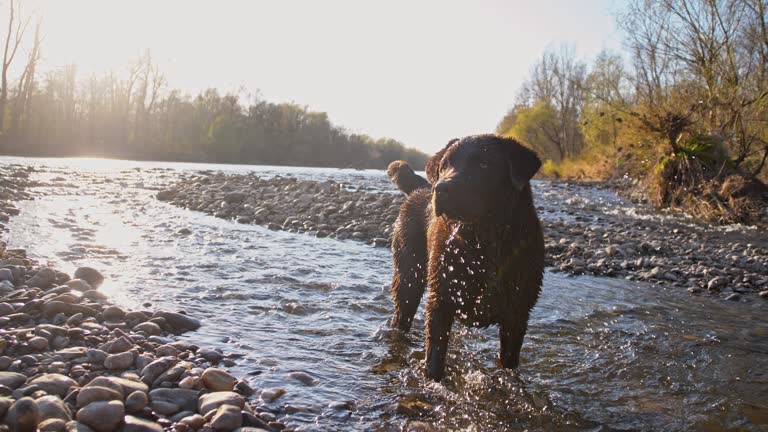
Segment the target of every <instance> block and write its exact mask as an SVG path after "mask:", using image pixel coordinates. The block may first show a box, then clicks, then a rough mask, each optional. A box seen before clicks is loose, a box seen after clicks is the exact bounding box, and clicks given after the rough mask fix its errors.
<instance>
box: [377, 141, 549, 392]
mask: <svg viewBox="0 0 768 432" xmlns="http://www.w3.org/2000/svg"><path fill="white" fill-rule="evenodd" d="M540 166H541V161H540V160H539V158H538V157H537V156H536V154H535V153H534V152H533V151H532V150H530V149H528V148H526V147H524V146H522V145H521V144H520V143H518V142H517V141H515V140H512V139H509V138H502V137H499V136H495V135H477V136H470V137H466V138H463V139H460V140H453V141H451V142H449V143H448V145H446V146H445V148H443V149H442V150H440V151H439V152H437V153H436V154H435V155H434V156H433V157H432V158H431V159H430V160H429V162H428V163H427V168H426V172H427V177H428V179H429V182H430V183H431V184H432V189H431V190H429V189H424V188H416V189H409V190H406V189H408V188H405V187H401V185H400V183H399V182H398V178H397V177H396V176H395V177H393V181H395V183H396V184H397V185H398V187H400V188H401V190H403V191H404V192H406V193H408V194H409V195H408V198H407V199H406V201H405V202H404V203H403V205H402V207H401V208H400V214H399V216H398V220H397V222H396V223H395V229H394V237H393V241H392V253H393V261H394V267H395V268H394V275H393V277H392V297H393V299H394V302H395V316H394V318H393V320H392V325H393V326H396V327H398V328H400V329H401V330H403V331H407V330H408V329H410V327H411V323H412V321H413V316H414V315H415V314H416V309H417V308H418V305H419V303H420V301H421V297H422V295H423V294H424V289H425V287H428V288H429V294H428V297H427V304H426V310H425V315H426V320H427V337H426V339H427V340H426V345H427V357H426V362H427V369H426V373H427V376H429V377H430V378H432V379H434V380H436V381H439V380H440V379H441V378H442V377H443V374H444V368H445V356H446V352H447V348H448V336H449V333H450V330H451V326H452V324H453V320H454V318H456V317H458V318H459V319H460V320H461V321H462V322H463V323H464V324H466V325H471V326H476V327H487V326H489V325H491V324H498V325H499V340H500V353H499V359H500V361H501V364H502V366H503V367H505V368H514V367H516V366H517V365H518V362H519V357H520V347H521V346H522V344H523V338H524V336H525V332H526V330H527V328H528V316H529V313H530V311H531V309H532V308H533V306H534V305H535V304H536V300H537V299H538V297H539V292H540V291H541V284H542V277H543V271H544V240H543V236H542V231H541V226H540V224H539V219H538V217H537V215H536V210H535V208H534V206H533V196H532V193H531V186H530V183H529V180H530V179H531V177H533V175H534V174H535V173H536V171H538V169H539V167H540ZM414 175H416V174H414ZM403 186H407V185H403Z"/></svg>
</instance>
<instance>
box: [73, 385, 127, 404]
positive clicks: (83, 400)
mask: <svg viewBox="0 0 768 432" xmlns="http://www.w3.org/2000/svg"><path fill="white" fill-rule="evenodd" d="M113 400H119V401H122V400H123V395H122V393H121V392H118V391H116V390H114V389H111V388H107V387H98V386H92V387H83V388H82V389H80V392H78V393H77V405H78V406H80V407H84V406H86V405H88V404H91V403H93V402H102V401H113Z"/></svg>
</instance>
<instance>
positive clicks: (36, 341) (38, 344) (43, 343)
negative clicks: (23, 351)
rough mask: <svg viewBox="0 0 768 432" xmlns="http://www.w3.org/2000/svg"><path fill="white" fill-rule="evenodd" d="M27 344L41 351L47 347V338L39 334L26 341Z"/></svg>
mask: <svg viewBox="0 0 768 432" xmlns="http://www.w3.org/2000/svg"><path fill="white" fill-rule="evenodd" d="M27 344H28V345H29V347H30V348H32V349H33V350H35V351H43V350H45V349H48V339H46V338H44V337H40V336H37V337H33V338H32V339H30V340H29V341H28V342H27Z"/></svg>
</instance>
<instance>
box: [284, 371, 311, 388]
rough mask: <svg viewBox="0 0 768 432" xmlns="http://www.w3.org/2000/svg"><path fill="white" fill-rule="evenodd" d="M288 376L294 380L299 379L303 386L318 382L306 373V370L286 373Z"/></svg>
mask: <svg viewBox="0 0 768 432" xmlns="http://www.w3.org/2000/svg"><path fill="white" fill-rule="evenodd" d="M288 377H289V378H293V379H295V380H296V381H299V382H300V383H302V384H304V385H305V386H316V385H317V384H318V382H317V379H315V377H313V376H312V375H310V374H308V373H306V372H301V371H297V372H291V373H290V374H288Z"/></svg>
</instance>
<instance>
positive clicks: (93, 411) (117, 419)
mask: <svg viewBox="0 0 768 432" xmlns="http://www.w3.org/2000/svg"><path fill="white" fill-rule="evenodd" d="M123 416H125V408H124V407H123V403H122V402H120V401H109V402H93V403H91V404H89V405H88V406H85V407H83V408H81V409H80V410H79V411H78V412H77V421H79V422H81V423H84V424H85V425H86V426H88V427H90V428H91V429H93V430H95V431H96V432H112V431H115V430H117V427H118V425H120V423H122V421H123Z"/></svg>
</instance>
